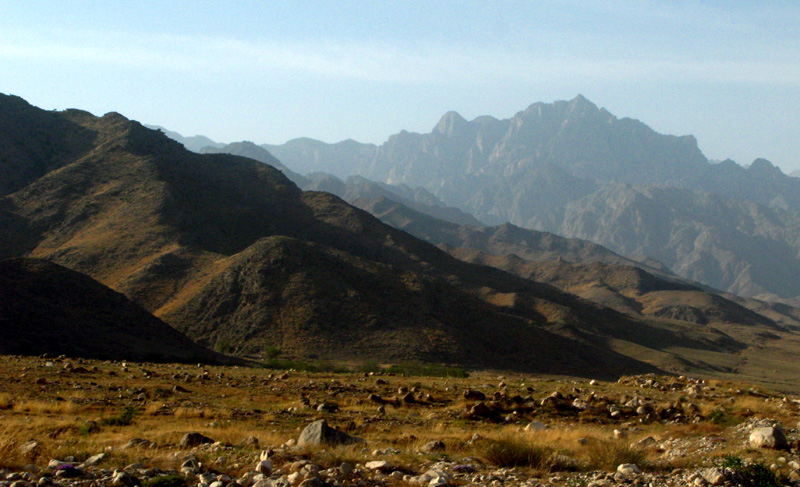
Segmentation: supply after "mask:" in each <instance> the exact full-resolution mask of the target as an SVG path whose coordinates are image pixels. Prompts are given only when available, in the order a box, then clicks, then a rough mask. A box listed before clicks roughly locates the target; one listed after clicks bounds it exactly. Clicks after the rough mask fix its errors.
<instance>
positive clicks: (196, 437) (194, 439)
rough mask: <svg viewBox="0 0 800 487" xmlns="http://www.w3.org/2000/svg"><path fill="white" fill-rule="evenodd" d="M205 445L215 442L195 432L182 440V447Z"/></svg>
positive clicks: (184, 436) (187, 434)
mask: <svg viewBox="0 0 800 487" xmlns="http://www.w3.org/2000/svg"><path fill="white" fill-rule="evenodd" d="M205 443H214V440H212V439H211V438H209V437H208V436H206V435H204V434H202V433H198V432H196V431H195V432H192V433H186V434H185V435H183V438H181V442H180V447H181V448H193V447H195V446H198V445H202V444H205Z"/></svg>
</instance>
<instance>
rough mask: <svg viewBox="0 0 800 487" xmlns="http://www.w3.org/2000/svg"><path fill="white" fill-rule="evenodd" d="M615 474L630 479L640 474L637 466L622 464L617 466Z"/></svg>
mask: <svg viewBox="0 0 800 487" xmlns="http://www.w3.org/2000/svg"><path fill="white" fill-rule="evenodd" d="M617 472H618V473H621V474H622V475H624V476H625V477H631V476H633V475H636V474H640V473H642V471H641V470H640V469H639V467H638V466H636V464H635V463H623V464H620V465H618V466H617Z"/></svg>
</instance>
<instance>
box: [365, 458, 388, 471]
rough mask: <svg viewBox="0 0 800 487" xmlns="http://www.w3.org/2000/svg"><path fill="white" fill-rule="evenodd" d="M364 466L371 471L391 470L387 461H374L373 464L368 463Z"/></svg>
mask: <svg viewBox="0 0 800 487" xmlns="http://www.w3.org/2000/svg"><path fill="white" fill-rule="evenodd" d="M364 466H365V467H367V468H368V469H370V470H385V469H387V468H389V462H387V461H386V460H374V461H372V462H367V463H366V464H364Z"/></svg>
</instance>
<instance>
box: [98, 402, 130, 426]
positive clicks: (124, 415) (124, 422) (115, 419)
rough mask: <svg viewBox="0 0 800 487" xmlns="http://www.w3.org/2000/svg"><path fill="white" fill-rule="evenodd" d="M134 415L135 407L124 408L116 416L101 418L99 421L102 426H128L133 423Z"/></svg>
mask: <svg viewBox="0 0 800 487" xmlns="http://www.w3.org/2000/svg"><path fill="white" fill-rule="evenodd" d="M135 414H136V407H134V406H125V408H124V409H123V410H122V412H121V413H120V414H119V415H117V416H112V417H110V418H103V419H102V420H100V424H101V425H102V426H130V425H131V423H133V416H134V415H135Z"/></svg>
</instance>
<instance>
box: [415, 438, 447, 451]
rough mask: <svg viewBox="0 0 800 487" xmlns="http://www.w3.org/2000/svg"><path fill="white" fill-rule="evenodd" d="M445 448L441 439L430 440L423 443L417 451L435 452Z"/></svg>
mask: <svg viewBox="0 0 800 487" xmlns="http://www.w3.org/2000/svg"><path fill="white" fill-rule="evenodd" d="M445 449H446V447H445V444H444V442H443V441H439V440H432V441H429V442H428V443H426V444H424V445H423V446H422V447H421V448H420V449H419V451H421V452H423V453H435V452H440V451H444V450H445Z"/></svg>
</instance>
